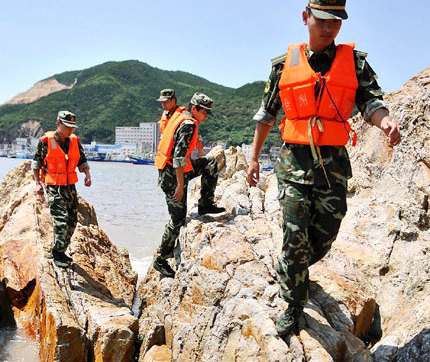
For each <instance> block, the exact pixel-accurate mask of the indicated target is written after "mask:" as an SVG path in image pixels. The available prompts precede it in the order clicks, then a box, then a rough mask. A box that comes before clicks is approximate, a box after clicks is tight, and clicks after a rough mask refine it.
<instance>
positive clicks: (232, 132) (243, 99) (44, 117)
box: [0, 60, 280, 146]
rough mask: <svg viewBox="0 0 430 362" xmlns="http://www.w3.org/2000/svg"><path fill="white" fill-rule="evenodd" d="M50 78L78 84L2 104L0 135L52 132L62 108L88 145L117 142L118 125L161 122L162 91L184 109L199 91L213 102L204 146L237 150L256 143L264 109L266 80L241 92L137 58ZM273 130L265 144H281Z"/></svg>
mask: <svg viewBox="0 0 430 362" xmlns="http://www.w3.org/2000/svg"><path fill="white" fill-rule="evenodd" d="M52 78H55V79H56V80H57V81H58V82H60V83H62V84H66V85H70V84H72V83H73V82H74V80H75V78H77V84H76V85H75V86H74V87H73V88H72V89H66V90H63V91H59V92H56V93H52V94H50V95H48V96H46V97H43V98H40V99H39V100H37V101H35V102H33V103H28V104H14V105H3V106H1V107H0V131H6V130H8V129H9V128H10V127H12V126H13V125H15V124H17V123H21V122H25V121H27V120H30V119H33V120H38V121H40V122H41V124H42V127H43V128H44V129H45V130H47V129H52V128H53V127H54V125H53V124H54V120H55V118H56V114H57V112H58V110H60V109H68V110H70V111H72V112H74V113H76V115H77V116H78V122H79V128H78V129H77V132H76V133H77V134H78V135H79V136H80V137H81V139H82V141H83V142H84V143H89V142H91V141H97V142H113V141H114V138H115V127H116V126H137V125H138V124H139V123H140V122H154V121H157V120H158V119H159V117H160V115H161V112H162V108H161V105H160V103H159V102H157V101H156V99H157V97H158V94H159V91H160V89H163V88H174V89H175V90H176V93H177V96H178V103H179V104H182V105H186V104H187V102H188V100H189V99H190V98H191V96H192V94H193V93H194V92H196V91H200V92H204V93H206V94H208V95H209V96H210V97H212V98H213V99H214V102H215V108H214V112H213V116H211V117H210V118H209V119H208V120H207V121H206V122H205V123H204V124H203V125H202V126H201V128H200V133H201V134H202V137H203V140H204V143H205V144H208V145H210V144H213V143H215V142H216V141H223V142H225V143H226V144H227V145H228V146H230V145H234V146H236V145H240V144H242V143H251V142H252V137H253V133H254V128H255V123H254V122H253V121H252V116H253V115H254V114H255V112H256V111H257V109H258V107H259V106H260V103H261V97H262V91H263V89H264V83H263V82H254V83H251V84H246V85H244V86H242V87H240V88H238V89H233V88H229V87H224V86H221V85H218V84H215V83H212V82H209V81H208V80H206V79H204V78H201V77H198V76H195V75H193V74H190V73H186V72H181V71H165V70H161V69H158V68H154V67H151V66H149V65H148V64H145V63H142V62H139V61H136V60H130V61H123V62H107V63H104V64H101V65H98V66H95V67H92V68H88V69H85V70H81V71H69V72H65V73H61V74H56V75H54V76H53V77H52ZM273 132H274V133H273V135H271V136H270V137H269V140H268V143H267V146H270V145H272V144H279V143H280V142H279V137H278V136H276V135H275V133H276V130H275V131H273Z"/></svg>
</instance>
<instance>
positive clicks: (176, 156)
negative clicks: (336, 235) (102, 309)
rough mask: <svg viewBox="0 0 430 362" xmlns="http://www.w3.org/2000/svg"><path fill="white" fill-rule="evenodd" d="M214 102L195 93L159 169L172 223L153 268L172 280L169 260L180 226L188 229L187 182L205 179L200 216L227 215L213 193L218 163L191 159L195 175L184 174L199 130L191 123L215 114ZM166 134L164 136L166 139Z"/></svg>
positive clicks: (192, 172)
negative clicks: (190, 150) (188, 156)
mask: <svg viewBox="0 0 430 362" xmlns="http://www.w3.org/2000/svg"><path fill="white" fill-rule="evenodd" d="M212 106H213V101H212V99H211V98H209V97H208V96H207V95H205V94H203V93H195V94H194V95H193V97H192V98H191V101H190V103H189V105H188V109H187V110H186V111H184V112H183V114H184V115H185V117H186V118H188V119H186V120H184V121H183V122H182V123H180V125H179V126H178V128H177V129H176V131H175V133H174V137H173V148H172V150H171V153H170V158H169V162H168V163H167V164H166V165H165V166H164V168H162V169H159V177H158V185H159V186H160V187H161V189H162V190H163V192H164V193H165V194H166V202H167V208H168V211H169V215H170V220H169V221H168V223H167V224H166V227H165V230H164V234H163V237H162V239H161V245H160V247H159V249H158V255H157V258H156V259H155V260H154V268H155V269H156V270H158V271H159V272H160V274H161V277H162V278H164V277H170V278H173V277H174V275H175V272H174V270H173V269H172V268H171V267H170V265H169V263H168V261H167V259H168V258H171V257H173V249H174V245H175V241H176V238H177V237H178V235H179V231H180V228H181V226H183V225H185V219H186V215H187V187H188V182H189V181H190V180H191V179H193V178H195V177H197V176H202V179H201V192H200V199H199V202H198V212H199V214H200V215H203V214H209V213H211V214H215V213H220V212H223V211H225V209H224V208H223V207H217V206H216V205H215V202H214V193H215V188H216V184H217V180H218V166H217V161H216V159H214V158H213V157H199V158H197V159H191V165H192V168H193V169H192V171H190V172H185V173H184V171H183V170H184V167H185V166H186V165H187V157H186V154H187V151H188V149H189V147H190V144H191V141H192V139H193V136H194V134H195V132H197V131H198V130H197V129H196V124H195V122H193V121H192V120H191V119H194V120H195V121H197V123H199V124H201V123H202V122H204V121H205V120H206V119H207V118H208V116H209V114H210V113H211V111H212ZM164 136H165V134H163V137H164Z"/></svg>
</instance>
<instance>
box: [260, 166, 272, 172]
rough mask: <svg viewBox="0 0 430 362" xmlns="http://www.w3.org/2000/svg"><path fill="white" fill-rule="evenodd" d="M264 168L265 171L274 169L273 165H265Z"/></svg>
mask: <svg viewBox="0 0 430 362" xmlns="http://www.w3.org/2000/svg"><path fill="white" fill-rule="evenodd" d="M262 170H263V171H272V170H273V166H265V167H262Z"/></svg>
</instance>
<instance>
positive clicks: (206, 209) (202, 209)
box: [199, 204, 225, 215]
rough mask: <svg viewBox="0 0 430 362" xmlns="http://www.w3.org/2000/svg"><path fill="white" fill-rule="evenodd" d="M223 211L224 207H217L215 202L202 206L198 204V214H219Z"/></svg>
mask: <svg viewBox="0 0 430 362" xmlns="http://www.w3.org/2000/svg"><path fill="white" fill-rule="evenodd" d="M224 211H225V208H223V207H218V206H216V205H215V204H211V205H204V206H201V205H199V215H204V214H219V213H220V212H224Z"/></svg>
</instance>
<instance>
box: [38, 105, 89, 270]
mask: <svg viewBox="0 0 430 362" xmlns="http://www.w3.org/2000/svg"><path fill="white" fill-rule="evenodd" d="M75 128H76V117H75V115H74V114H73V113H71V112H68V111H60V112H58V116H57V130H56V131H50V132H46V133H45V135H44V136H43V137H42V138H41V139H40V141H39V144H38V146H37V150H36V154H35V155H34V159H33V162H32V165H31V167H32V169H33V173H34V180H35V181H36V185H37V193H38V194H43V186H42V183H44V184H45V190H46V193H47V195H48V205H49V210H50V212H51V216H52V219H53V221H54V247H53V248H52V256H53V258H54V263H55V264H56V265H57V266H59V267H62V268H67V267H68V266H69V264H70V263H71V262H72V258H70V257H69V256H67V255H66V254H65V252H66V249H67V247H68V246H69V244H70V239H71V238H72V235H73V232H74V231H75V228H76V225H77V223H78V195H77V192H76V187H75V183H76V182H78V175H77V173H76V167H77V168H78V169H79V171H80V172H83V173H85V181H84V182H85V186H87V187H90V186H91V176H90V167H89V165H88V163H87V159H86V157H85V154H84V150H83V148H82V145H81V143H80V141H79V138H78V137H76V136H75V135H74V134H73V131H74V130H75ZM40 170H42V172H40Z"/></svg>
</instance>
